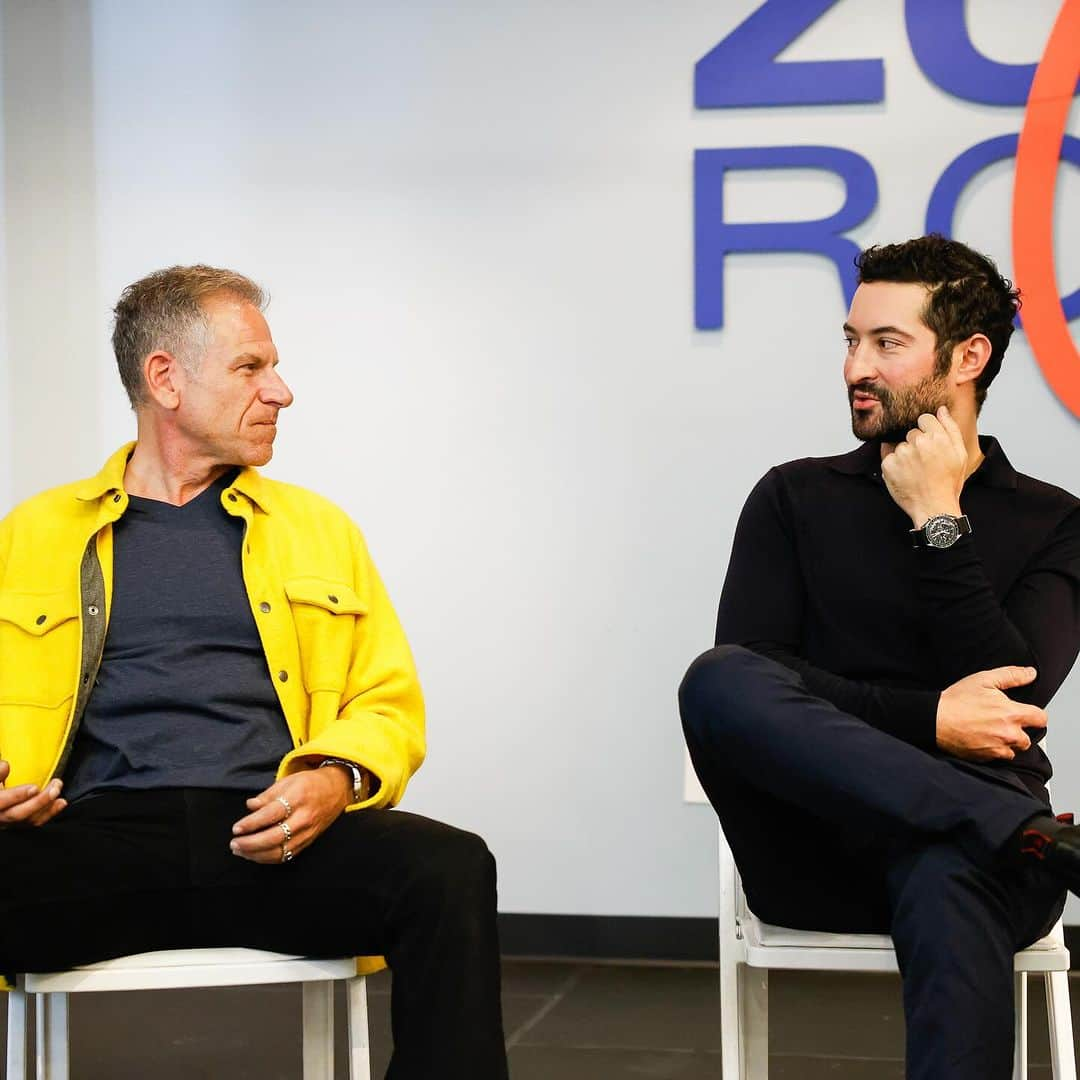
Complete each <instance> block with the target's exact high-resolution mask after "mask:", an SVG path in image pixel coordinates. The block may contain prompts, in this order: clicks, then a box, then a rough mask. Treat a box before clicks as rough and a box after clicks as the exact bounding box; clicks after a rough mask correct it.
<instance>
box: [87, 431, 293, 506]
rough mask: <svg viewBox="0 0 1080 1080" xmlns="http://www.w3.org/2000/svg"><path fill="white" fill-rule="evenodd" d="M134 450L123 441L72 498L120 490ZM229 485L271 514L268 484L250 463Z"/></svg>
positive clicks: (91, 497)
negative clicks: (99, 469) (98, 470)
mask: <svg viewBox="0 0 1080 1080" xmlns="http://www.w3.org/2000/svg"><path fill="white" fill-rule="evenodd" d="M134 449H135V443H134V442H129V443H125V444H124V445H123V446H121V447H120V449H119V450H117V451H116V453H115V454H113V455H112V456H111V457H110V458H109V460H108V461H106V462H105V464H104V465H103V466H102V468H101V471H100V472H99V473H98V474H97V475H96V476H91V477H88V478H87V479H85V480H80V481H79V483H77V484H76V485H75V498H77V499H79V500H80V501H81V502H94V501H96V500H98V499H102V498H104V497H105V496H106V495H112V494H113V493H114V492H118V491H123V490H124V470H125V469H126V468H127V463H128V458H130V457H131V454H132V451H133V450H134ZM232 487H233V488H234V489H235V490H236V491H239V492H240V494H241V495H244V496H246V497H247V498H248V499H250V500H251V501H252V502H253V503H254V504H255V506H257V507H258V508H259V509H260V510H262V511H263V513H266V514H268V513H270V506H269V503H272V502H273V497H272V495H271V493H270V487H269V485H268V484H267V482H266V481H265V480H264V479H263V478H262V476H260V475H259V473H258V472H257V471H256V470H255V469H253V468H251V467H250V466H248V467H246V468H244V469H241V470H240V473H239V475H238V476H237V477H236V479H235V480H234V481H233V484H232Z"/></svg>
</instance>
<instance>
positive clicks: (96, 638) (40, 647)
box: [0, 444, 424, 809]
mask: <svg viewBox="0 0 1080 1080" xmlns="http://www.w3.org/2000/svg"><path fill="white" fill-rule="evenodd" d="M133 445H134V444H128V445H127V446H124V447H122V448H121V449H120V450H118V451H117V452H116V453H115V454H113V456H112V457H111V458H109V460H108V461H107V462H106V463H105V467H104V468H103V469H102V470H101V472H100V473H98V475H97V476H95V477H94V478H93V479H90V480H84V481H80V482H79V483H76V484H68V485H65V486H64V487H60V488H55V489H53V490H51V491H46V492H44V493H43V494H41V495H38V496H36V497H34V498H32V499H29V500H28V501H27V502H25V503H23V504H22V505H21V506H19V507H17V508H16V509H15V510H14V511H12V513H11V514H9V515H8V516H7V517H6V518H5V519H4V520H3V521H2V522H0V758H2V759H4V760H6V761H8V762H9V763H10V765H11V775H10V776H9V777H8V780H7V785H8V786H9V787H14V786H15V785H17V784H24V783H34V784H40V785H43V784H45V783H46V782H47V781H48V780H49V779H50V777H53V776H57V775H60V773H61V772H62V770H63V767H64V764H65V763H66V760H67V754H68V752H69V751H70V748H71V744H72V742H73V740H74V737H75V732H76V730H77V728H78V724H79V721H80V720H81V717H82V712H83V709H84V708H85V706H86V699H87V698H88V697H89V695H90V690H91V689H92V687H93V685H94V679H95V677H96V674H97V668H98V665H99V664H100V662H101V648H102V646H103V645H104V641H105V631H106V629H107V626H108V618H109V610H110V603H111V596H112V523H113V522H114V521H116V520H117V519H118V518H119V517H120V516H121V515H122V514H123V512H124V510H125V508H126V507H127V495H126V493H125V492H124V488H123V478H124V468H125V466H126V464H127V459H128V457H129V455H130V454H131V450H132V447H133ZM221 505H222V506H223V507H224V509H225V511H226V512H227V513H229V514H231V515H233V516H234V517H240V518H243V520H244V523H245V538H244V547H243V557H242V559H243V561H242V566H243V574H244V583H245V586H246V589H247V594H248V599H249V601H250V603H251V610H252V613H253V615H254V618H255V624H256V626H257V627H258V630H259V636H260V637H261V638H262V644H263V649H264V651H265V653H266V662H267V666H268V668H269V670H270V672H271V675H272V677H273V683H274V688H275V690H276V691H277V694H278V699H279V700H280V702H281V708H282V710H283V711H284V713H285V719H286V722H287V723H288V726H289V731H290V732H291V734H292V739H293V746H294V749H293V750H292V751H291V752H290V753H289V754H287V755H286V756H285V758H284V759H283V760H282V762H281V765H280V766H279V768H278V777H279V778H280V777H283V776H286V775H288V774H289V773H291V772H296V771H297V770H299V769H302V768H305V767H306V764H305V761H304V758H305V757H306V756H308V755H311V756H316V757H319V758H322V757H342V758H347V759H348V760H350V761H355V762H357V764H359V765H363V766H364V767H365V768H366V769H368V770H369V771H370V772H371V773H372V775H373V776H375V777H376V778H377V779H378V781H379V783H378V786H377V787H376V789H375V791H374V793H373V794H372V796H371V797H370V798H369V799H368V800H367V801H366V802H363V803H358V804H356V806H354V807H351V809H358V808H361V807H367V806H393V805H394V804H396V803H397V802H398V801H399V800H400V799H401V796H402V794H403V793H404V791H405V786H406V784H407V783H408V781H409V778H410V777H411V776H412V774H413V773H414V772H415V771H416V770H417V769H418V768H419V766H420V763H421V762H422V761H423V758H424V706H423V699H422V697H421V693H420V686H419V683H418V681H417V677H416V669H415V667H414V666H413V660H412V655H411V653H410V651H409V646H408V643H407V642H406V640H405V635H404V633H403V632H402V629H401V625H400V624H399V622H398V620H397V616H396V615H395V614H394V609H393V608H392V607H391V605H390V600H389V598H388V597H387V595H386V592H385V590H384V588H383V585H382V582H381V581H380V580H379V576H378V573H377V572H376V570H375V567H374V565H373V564H372V562H371V559H370V557H369V555H368V553H367V548H366V546H365V544H364V540H363V537H362V536H361V535H360V531H359V529H357V527H356V526H355V525H354V524H353V523H352V522H351V521H350V520H349V518H348V517H347V516H346V515H345V513H344V512H343V511H341V510H340V509H338V507H336V506H334V505H333V504H332V503H330V502H328V501H327V500H325V499H323V498H321V497H320V496H318V495H315V494H314V493H312V492H310V491H306V490H304V489H303V488H299V487H295V486H293V485H291V484H283V483H280V482H278V481H274V480H268V479H266V478H265V477H262V476H260V475H259V474H258V473H257V472H256V471H255V470H254V469H244V470H243V471H242V472H241V473H240V474H239V475H238V476H237V478H236V481H235V483H233V484H232V485H231V486H230V487H228V488H227V489H226V490H225V491H224V492H223V493H222V496H221Z"/></svg>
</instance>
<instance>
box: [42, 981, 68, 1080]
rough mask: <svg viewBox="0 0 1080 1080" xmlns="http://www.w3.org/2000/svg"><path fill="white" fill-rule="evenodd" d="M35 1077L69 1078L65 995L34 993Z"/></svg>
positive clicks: (58, 1079)
mask: <svg viewBox="0 0 1080 1080" xmlns="http://www.w3.org/2000/svg"><path fill="white" fill-rule="evenodd" d="M35 996H36V998H37V1000H36V1002H35V1005H36V1007H37V1080H68V996H67V994H60V993H56V994H37V995H35Z"/></svg>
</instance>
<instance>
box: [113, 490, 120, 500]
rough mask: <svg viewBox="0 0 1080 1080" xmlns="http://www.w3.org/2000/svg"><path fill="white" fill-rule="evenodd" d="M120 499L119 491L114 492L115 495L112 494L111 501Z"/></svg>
mask: <svg viewBox="0 0 1080 1080" xmlns="http://www.w3.org/2000/svg"><path fill="white" fill-rule="evenodd" d="M120 499H121V495H120V492H119V491H118V492H117V493H116V494H115V495H114V496H113V497H112V501H113V502H119V501H120Z"/></svg>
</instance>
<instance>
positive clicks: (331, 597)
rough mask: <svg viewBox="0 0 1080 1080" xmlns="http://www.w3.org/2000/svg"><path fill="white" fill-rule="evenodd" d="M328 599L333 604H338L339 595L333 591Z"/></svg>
mask: <svg viewBox="0 0 1080 1080" xmlns="http://www.w3.org/2000/svg"><path fill="white" fill-rule="evenodd" d="M326 599H327V600H329V601H330V603H331V604H336V603H337V597H336V596H334V594H333V593H331V594H330V595H329V596H328V597H327V598H326Z"/></svg>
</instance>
